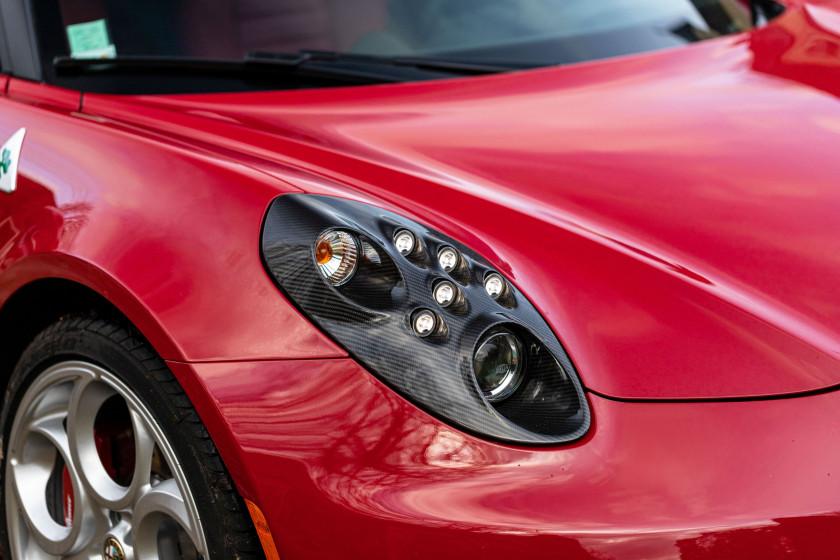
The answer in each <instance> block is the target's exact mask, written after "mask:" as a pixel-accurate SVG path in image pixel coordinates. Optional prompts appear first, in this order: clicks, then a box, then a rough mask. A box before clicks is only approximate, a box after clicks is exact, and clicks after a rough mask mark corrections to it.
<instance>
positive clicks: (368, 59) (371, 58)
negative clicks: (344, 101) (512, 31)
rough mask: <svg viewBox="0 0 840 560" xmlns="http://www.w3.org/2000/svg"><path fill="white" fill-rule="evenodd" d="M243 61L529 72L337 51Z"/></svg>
mask: <svg viewBox="0 0 840 560" xmlns="http://www.w3.org/2000/svg"><path fill="white" fill-rule="evenodd" d="M245 60H246V61H250V62H254V63H264V64H279V65H283V66H286V65H291V66H297V67H300V66H302V65H304V64H317V63H342V64H344V65H351V64H356V65H359V66H370V65H384V66H396V67H400V66H405V67H411V68H417V69H420V70H431V71H436V72H446V73H453V74H459V75H468V74H498V73H500V72H510V71H512V70H523V69H526V68H532V67H533V66H531V65H521V64H512V63H507V62H505V63H489V64H488V63H480V62H472V61H464V60H450V59H446V58H431V57H420V56H375V55H367V54H354V53H346V52H337V51H319V50H302V51H298V52H297V53H295V54H288V53H270V52H257V51H255V52H249V53H248V54H247V55H245Z"/></svg>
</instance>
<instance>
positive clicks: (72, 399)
mask: <svg viewBox="0 0 840 560" xmlns="http://www.w3.org/2000/svg"><path fill="white" fill-rule="evenodd" d="M120 401H122V402H124V404H125V408H122V409H121V410H125V411H127V414H126V415H125V424H126V428H127V429H129V430H130V434H131V438H130V441H131V442H132V443H133V446H132V447H133V451H134V460H133V465H130V466H131V471H132V472H131V473H129V474H130V477H129V478H126V479H124V480H117V479H115V477H114V476H113V474H109V472H108V470H107V469H108V468H109V467H108V466H107V465H105V464H103V459H102V455H103V451H102V449H101V448H102V447H103V444H102V437H101V435H99V434H97V429H98V428H97V423H98V422H99V419H100V418H101V412H102V411H103V410H104V409H105V408H107V407H108V406H112V405H113V403H114V402H117V403H119V402H120ZM120 406H122V405H120ZM98 444H99V445H98ZM106 462H107V461H106ZM129 463H131V462H129ZM161 465H163V466H164V467H163V468H162V467H161ZM5 468H6V472H5V475H6V478H5V480H6V482H5V496H6V504H5V507H6V518H7V520H8V521H7V523H8V530H9V543H10V545H11V550H12V555H13V557H14V558H15V559H46V558H55V557H62V558H71V559H103V558H104V559H106V560H147V559H154V558H162V559H169V558H185V557H186V558H189V557H191V556H193V557H195V558H199V557H204V558H207V545H206V542H205V539H204V531H203V530H202V527H201V521H200V519H199V515H198V510H197V508H196V505H195V500H194V499H193V496H192V494H191V493H190V490H189V486H188V485H187V480H186V477H185V475H184V472H183V470H182V468H181V466H180V464H179V461H178V460H177V457H176V456H175V453H174V450H173V449H172V446H171V445H170V444H169V442H168V441H167V438H166V437H165V435H164V433H163V431H162V430H161V428H160V426H159V425H158V423H157V422H156V421H155V419H154V417H153V416H152V414H151V412H150V411H149V409H148V408H147V407H146V405H144V403H143V402H142V401H141V400H140V398H138V396H137V395H135V394H134V393H133V392H132V391H131V390H130V389H129V388H128V387H127V385H126V384H125V383H123V382H122V381H121V380H120V379H119V378H117V377H116V376H115V375H114V374H112V373H110V372H108V371H106V370H105V369H103V368H101V367H99V366H96V365H93V364H90V363H87V362H81V361H67V362H61V363H59V364H56V365H54V366H52V367H50V368H48V369H46V370H45V371H43V372H42V373H41V374H39V375H38V376H37V378H36V379H35V380H34V381H33V382H32V384H31V385H30V386H29V387H28V389H27V390H26V392H25V393H24V395H23V397H22V398H21V400H20V403H19V405H18V408H17V411H16V413H15V417H14V423H13V425H12V429H11V432H10V434H9V441H8V453H7V461H6V465H5ZM112 470H113V469H112ZM57 473H60V474H57ZM59 477H60V478H61V479H62V482H61V483H58V484H59V485H62V484H63V485H65V486H64V487H63V490H62V492H61V500H62V511H63V515H64V519H63V520H62V518H61V512H58V513H57V512H56V511H54V510H55V509H56V508H55V507H54V506H53V508H52V511H51V509H50V503H49V497H50V494H51V493H52V494H55V487H56V484H57V483H56V480H57V479H58V478H59ZM66 485H69V487H70V488H67V487H66ZM71 489H72V490H71ZM64 502H66V503H64Z"/></svg>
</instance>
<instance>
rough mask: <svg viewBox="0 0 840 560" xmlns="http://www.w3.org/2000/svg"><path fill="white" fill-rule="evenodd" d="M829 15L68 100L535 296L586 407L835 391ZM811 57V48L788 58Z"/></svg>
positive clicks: (834, 79) (838, 366)
mask: <svg viewBox="0 0 840 560" xmlns="http://www.w3.org/2000/svg"><path fill="white" fill-rule="evenodd" d="M836 13H837V12H836V10H834V9H832V8H828V7H820V8H818V9H813V8H811V9H806V10H794V11H790V12H789V13H788V14H786V15H785V16H783V17H782V18H779V20H777V21H775V22H774V23H773V24H771V25H770V26H768V27H766V28H763V29H760V30H757V31H755V32H754V33H752V34H750V35H745V36H736V37H734V38H731V39H721V40H717V41H711V42H708V43H704V44H699V45H695V46H693V47H691V48H687V49H680V50H673V51H667V52H658V53H653V54H647V55H641V56H635V57H629V58H626V59H615V60H610V61H604V62H599V63H590V64H585V65H577V66H568V67H565V68H556V69H547V70H541V71H534V72H527V73H514V74H508V75H503V76H494V77H484V78H470V79H467V80H452V81H447V82H438V83H422V84H406V85H397V86H378V87H369V88H354V89H346V90H321V91H314V92H313V91H307V92H278V93H268V94H248V95H241V94H237V95H217V96H181V97H171V98H162V97H146V98H137V99H116V98H113V97H104V96H96V95H88V96H86V97H85V102H84V111H85V112H86V113H92V114H97V115H100V116H103V117H106V118H109V119H114V120H119V121H125V122H131V123H132V124H134V125H137V126H142V127H144V128H153V127H154V128H157V129H160V130H162V131H164V132H165V133H167V134H170V135H177V136H179V137H181V136H184V137H189V138H192V139H194V140H195V141H202V142H207V143H211V144H214V145H222V146H226V147H228V148H230V149H235V150H237V151H240V152H244V153H245V154H247V157H249V158H255V159H260V160H263V162H262V163H260V165H259V167H260V168H261V169H268V168H270V167H271V166H272V164H274V167H273V169H271V170H270V171H269V172H270V173H271V174H272V175H274V176H276V177H279V178H281V179H287V180H288V181H289V182H292V183H294V184H296V185H298V186H300V187H301V188H303V189H305V190H307V191H310V192H330V193H339V194H340V195H342V196H363V195H361V194H356V192H359V193H364V196H370V197H373V198H374V199H378V200H380V201H381V202H380V204H388V205H392V206H394V207H396V208H397V209H400V210H401V211H403V212H405V213H409V214H411V215H413V216H415V217H417V218H418V219H420V220H422V221H426V222H427V223H429V224H430V225H432V226H433V227H436V228H438V229H440V230H442V231H444V232H445V233H447V234H450V235H452V236H453V237H456V238H458V239H460V240H461V241H463V242H465V243H467V244H468V245H470V246H472V247H473V248H475V249H476V250H477V251H479V252H480V253H482V254H483V255H484V256H485V257H486V258H487V259H489V260H490V262H492V263H493V264H494V265H496V266H498V267H499V268H500V269H502V270H503V271H505V272H506V273H507V274H508V275H509V276H510V277H511V278H512V279H513V280H514V281H515V282H516V283H517V284H518V286H519V287H520V288H521V289H522V290H523V292H525V293H526V294H527V295H528V296H529V298H530V299H531V300H532V301H534V303H535V304H536V305H537V307H538V308H539V309H540V310H541V311H542V312H543V314H544V315H545V317H546V318H547V320H548V321H549V323H550V324H551V325H552V327H553V328H554V329H555V332H557V334H558V335H559V337H560V339H561V340H562V342H563V343H564V344H565V345H566V347H567V348H568V349H569V353H570V355H571V357H572V359H573V360H574V361H575V363H576V365H577V366H578V368H579V370H580V373H581V376H582V377H583V380H584V383H585V384H586V385H587V387H589V388H590V389H592V390H594V391H597V392H599V393H601V394H605V395H610V396H613V397H621V398H635V399H675V398H676V399H686V398H719V397H744V396H756V395H777V394H787V393H796V392H802V391H811V390H815V389H822V388H826V387H832V386H835V385H837V384H838V383H840V362H838V360H837V349H838V345H837V342H836V340H837V330H836V325H837V324H838V321H840V307H838V306H837V305H834V304H831V303H829V302H833V301H840V285H838V283H837V282H835V281H834V278H835V277H836V276H837V273H838V268H839V267H840V263H838V261H837V259H836V258H835V255H837V254H840V230H838V224H840V221H838V220H837V218H836V209H837V202H836V181H837V179H836V178H837V177H838V176H840V160H838V159H837V158H836V157H835V152H836V146H837V143H838V141H839V140H840V127H838V124H837V123H838V122H840V121H839V120H838V119H840V104H838V101H837V95H838V94H840V85H839V84H840V66H838V62H837V61H838V59H837V57H836V56H834V57H833V56H830V53H831V52H833V51H832V49H836V48H840V38H838V36H837V35H836V34H834V33H831V32H830V31H827V30H826V27H828V26H827V25H825V24H823V25H821V22H820V21H819V20H818V19H817V18H818V17H820V18H822V19H826V20H827V19H830V18H829V17H828V16H827V15H826V14H833V15H834V16H835V17H836ZM815 49H816V52H817V53H819V52H825V53H829V54H826V55H825V56H805V57H803V56H802V54H801V53H810V52H812V51H814V50H815ZM820 49H822V50H820ZM546 116H551V118H546ZM287 167H293V168H295V169H297V170H305V171H309V172H311V173H312V174H314V175H317V176H318V179H310V180H308V181H307V182H305V183H304V182H302V181H300V180H299V179H298V178H296V175H295V174H293V173H292V172H289V171H287V169H286V168H287ZM324 182H328V184H324ZM334 184H340V185H349V186H350V187H352V191H351V190H349V189H348V188H347V187H346V186H341V187H336V188H334V187H333V186H332V185H334ZM464 209H469V211H467V212H465V211H464Z"/></svg>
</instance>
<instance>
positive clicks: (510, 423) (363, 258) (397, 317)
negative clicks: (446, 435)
mask: <svg viewBox="0 0 840 560" xmlns="http://www.w3.org/2000/svg"><path fill="white" fill-rule="evenodd" d="M262 251H263V259H264V262H265V264H266V268H267V269H268V271H269V273H270V274H271V276H272V277H273V278H274V280H275V281H276V282H277V285H278V286H279V287H280V289H281V290H282V291H283V292H284V293H285V294H286V296H287V297H288V298H289V299H290V300H291V301H293V302H294V303H295V304H296V305H297V306H298V307H299V308H300V309H301V310H302V311H303V312H304V313H306V314H307V315H308V316H309V318H310V319H311V320H312V321H313V322H314V323H315V324H316V325H318V326H319V327H320V328H321V329H322V330H323V331H324V332H325V333H326V334H327V335H329V336H330V337H331V338H332V339H333V340H335V341H336V342H337V343H338V344H340V345H341V346H343V347H344V348H345V349H347V351H348V352H349V353H350V354H351V355H352V356H353V357H354V358H356V359H357V360H358V361H360V362H361V363H362V364H364V365H365V367H366V368H367V369H368V370H369V371H371V372H372V373H374V374H375V375H377V376H378V377H380V378H381V379H382V380H383V381H385V382H386V383H387V384H388V385H390V386H391V387H392V388H394V389H395V390H396V391H398V392H400V393H401V394H402V395H403V396H404V397H406V398H408V399H409V400H411V401H412V402H414V403H415V404H417V405H418V406H420V407H422V408H424V409H425V410H427V411H429V412H430V413H432V414H434V415H436V416H438V417H440V418H442V419H444V420H446V421H448V422H451V423H452V424H455V425H456V426H458V427H460V428H461V429H464V430H467V431H470V432H472V433H475V434H477V435H480V436H484V437H488V438H491V439H495V440H500V441H506V442H512V443H518V444H552V443H562V442H567V441H571V440H574V439H577V438H579V437H581V436H582V435H583V434H584V433H585V432H586V430H587V429H588V427H589V422H590V415H589V409H588V407H587V404H586V399H585V396H584V393H583V388H582V386H581V384H580V381H579V380H578V378H577V375H576V373H575V370H574V367H573V366H572V363H571V360H569V358H568V356H567V354H566V352H565V350H564V349H563V347H562V345H561V344H560V342H559V341H558V340H557V338H556V337H555V335H554V334H553V333H552V332H551V329H550V328H549V327H548V325H547V324H546V322H545V320H544V319H543V318H542V317H541V316H540V314H539V313H538V312H537V310H536V309H535V308H534V306H533V305H531V303H530V302H529V301H528V300H527V299H526V298H525V296H524V295H523V294H522V293H521V292H519V291H518V290H517V289H516V287H515V286H514V285H513V284H511V283H510V282H509V281H508V280H506V279H505V278H504V277H503V276H502V275H501V274H500V273H499V272H498V271H497V270H495V269H493V267H491V266H490V265H489V264H488V263H487V262H486V261H485V260H484V259H482V258H481V257H480V256H479V255H477V254H476V253H475V252H474V251H472V250H471V249H469V248H468V247H466V246H464V245H463V244H461V243H458V242H457V241H455V240H453V239H450V238H448V237H446V236H444V235H443V234H441V233H439V232H436V231H434V230H431V229H429V228H427V227H425V226H423V225H422V224H419V223H417V222H414V221H412V220H409V219H407V218H404V217H402V216H400V215H398V214H394V213H392V212H388V211H385V210H382V209H380V208H376V207H373V206H369V205H366V204H361V203H357V202H352V201H348V200H343V199H337V198H332V197H325V196H314V195H301V194H292V195H284V196H281V197H279V198H278V199H276V200H275V201H274V202H273V203H272V205H271V207H270V209H269V211H268V213H267V215H266V219H265V224H264V228H263V237H262Z"/></svg>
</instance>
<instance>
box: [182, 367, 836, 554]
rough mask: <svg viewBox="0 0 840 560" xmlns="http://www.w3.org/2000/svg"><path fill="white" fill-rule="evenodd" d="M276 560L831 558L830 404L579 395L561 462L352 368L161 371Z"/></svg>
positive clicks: (830, 398) (829, 399)
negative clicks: (578, 434)
mask: <svg viewBox="0 0 840 560" xmlns="http://www.w3.org/2000/svg"><path fill="white" fill-rule="evenodd" d="M169 365H170V367H171V368H172V370H173V372H174V373H175V375H176V376H177V377H178V378H179V379H180V380H181V382H182V384H183V385H184V386H185V389H186V390H187V393H188V394H189V396H190V397H191V398H192V400H193V402H194V404H195V405H196V408H197V409H198V411H199V414H201V416H202V418H203V419H204V421H205V423H206V424H207V427H208V430H209V431H210V433H211V436H212V437H213V439H214V441H215V442H216V444H217V445H218V446H219V448H220V450H221V452H222V455H223V457H224V458H225V461H226V463H227V465H228V468H229V469H230V471H231V474H232V475H233V477H234V480H235V481H236V483H237V485H238V487H239V490H240V492H241V493H242V494H243V496H244V497H246V498H248V499H250V500H251V501H253V502H254V503H256V504H257V505H258V506H259V507H260V508H261V509H262V511H263V512H264V514H265V516H266V518H267V520H268V523H269V525H270V527H271V531H272V534H273V535H274V538H275V541H276V543H277V547H278V549H279V551H280V555H281V557H282V558H313V559H314V558H318V559H325V558H357V557H358V558H362V557H365V558H435V559H444V558H465V557H466V558H483V559H493V558H505V559H506V560H507V559H509V558H511V557H512V556H514V555H515V557H522V558H529V559H536V558H553V559H556V558H564V559H577V558H581V559H583V558H587V559H590V558H591V559H604V558H621V559H636V558H638V559H645V560H658V559H671V558H675V559H676V558H681V559H707V558H708V559H714V560H728V559H733V560H735V559H738V560H745V559H751V558H755V559H761V560H772V559H775V558H785V559H791V558H802V559H808V560H819V559H822V558H826V559H827V558H837V557H838V556H839V555H840V445H838V443H840V393H826V394H821V395H813V396H807V397H800V398H789V399H778V400H764V401H750V402H694V403H628V402H617V401H611V400H606V399H603V398H601V397H598V396H595V395H592V394H589V395H588V398H589V402H590V405H591V408H592V414H593V425H592V427H591V429H590V431H589V433H588V434H587V435H586V436H585V438H584V439H582V440H580V441H578V442H576V443H574V444H571V445H565V446H562V447H553V448H530V449H529V448H515V447H511V446H507V445H501V444H496V443H490V442H487V441H484V440H481V439H478V438H476V437H473V436H471V435H468V434H464V433H462V432H460V431H459V430H456V429H454V428H452V427H450V426H448V425H446V424H444V423H442V422H441V421H439V420H437V419H436V418H434V417H432V416H430V415H429V414H427V413H425V412H424V411H422V410H419V409H418V408H417V407H415V406H413V405H411V404H410V403H408V402H406V401H405V400H404V399H402V398H401V397H399V396H398V395H396V394H395V393H394V392H393V391H391V390H390V389H389V388H387V387H386V386H384V385H383V384H382V383H381V382H379V381H378V380H376V379H375V378H374V377H373V376H372V375H370V374H369V373H368V372H367V371H365V370H364V369H362V368H361V367H360V366H359V365H358V364H356V363H355V362H354V361H353V360H351V359H329V360H297V361H280V362H237V363H204V364H183V363H170V364H169Z"/></svg>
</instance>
